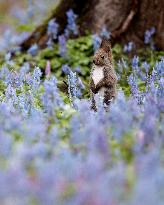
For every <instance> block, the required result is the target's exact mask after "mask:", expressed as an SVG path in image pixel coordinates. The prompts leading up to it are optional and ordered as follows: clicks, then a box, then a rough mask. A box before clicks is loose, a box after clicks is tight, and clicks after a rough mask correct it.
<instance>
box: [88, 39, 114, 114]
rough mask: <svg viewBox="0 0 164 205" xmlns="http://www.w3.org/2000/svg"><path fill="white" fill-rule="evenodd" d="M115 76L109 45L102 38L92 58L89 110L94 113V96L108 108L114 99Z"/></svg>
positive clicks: (95, 108) (107, 41)
mask: <svg viewBox="0 0 164 205" xmlns="http://www.w3.org/2000/svg"><path fill="white" fill-rule="evenodd" d="M116 84H117V76H116V72H115V70H114V66H113V62H112V49H111V43H110V41H109V40H108V39H106V38H103V39H102V43H101V46H100V48H99V49H98V50H97V51H96V53H95V54H94V57H93V66H92V70H91V76H90V92H91V103H92V104H91V108H92V109H93V110H94V111H96V110H97V107H96V101H95V95H96V94H97V93H98V94H99V96H100V97H102V98H103V103H104V106H106V105H107V106H108V105H109V104H110V102H111V100H112V99H114V98H115V97H116Z"/></svg>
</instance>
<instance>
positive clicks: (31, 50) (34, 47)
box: [27, 44, 38, 56]
mask: <svg viewBox="0 0 164 205" xmlns="http://www.w3.org/2000/svg"><path fill="white" fill-rule="evenodd" d="M27 52H28V53H29V54H31V55H32V56H35V55H36V54H37V53H38V45H37V44H34V45H32V46H31V47H30V48H29V49H28V51H27Z"/></svg>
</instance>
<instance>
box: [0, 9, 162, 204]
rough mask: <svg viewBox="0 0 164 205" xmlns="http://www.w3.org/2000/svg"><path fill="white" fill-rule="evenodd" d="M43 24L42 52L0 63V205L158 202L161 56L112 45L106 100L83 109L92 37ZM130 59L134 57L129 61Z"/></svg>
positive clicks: (95, 42)
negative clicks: (113, 78) (112, 89)
mask: <svg viewBox="0 0 164 205" xmlns="http://www.w3.org/2000/svg"><path fill="white" fill-rule="evenodd" d="M67 16H68V24H67V27H66V29H65V33H64V34H62V35H60V36H59V37H58V35H57V34H58V26H59V25H58V24H57V22H56V21H55V19H54V20H52V21H50V22H49V24H48V28H47V32H48V35H49V40H48V42H47V47H46V48H44V49H40V48H39V46H38V45H37V44H34V45H32V46H31V48H30V49H29V50H28V51H27V52H23V51H21V50H20V48H19V47H16V48H14V55H13V52H12V51H13V48H12V51H11V48H10V49H8V50H6V51H4V50H3V52H2V54H1V57H0V64H1V68H0V204H2V205H10V204H12V205H19V204H21V205H22V204H24V205H26V204H27V205H45V204H46V205H52V204H55V205H128V204H129V205H139V204H145V205H146V204H149V205H155V204H158V205H163V201H164V191H163V190H164V158H163V152H164V149H163V146H164V144H163V143H164V139H163V137H164V126H163V125H164V115H163V112H164V89H163V87H164V52H162V51H156V49H155V45H154V44H153V34H154V32H155V30H154V28H150V30H148V31H146V32H145V44H146V47H145V48H144V49H142V50H138V51H137V52H136V48H135V45H134V43H133V42H127V44H126V45H125V46H122V45H119V44H116V45H114V47H113V57H114V64H115V68H116V72H117V77H118V87H117V90H118V94H117V98H116V100H115V101H114V102H113V103H112V104H111V105H110V111H109V112H106V111H105V110H104V108H103V106H102V104H101V102H100V104H99V107H98V111H97V112H93V111H92V110H91V109H90V99H89V86H88V84H89V73H90V69H91V63H92V55H93V53H94V50H95V49H96V48H97V47H98V46H99V44H100V41H101V37H102V36H104V35H105V36H108V37H109V36H110V33H109V32H108V31H107V30H106V29H105V28H102V33H101V34H94V35H93V34H90V33H89V34H88V35H86V36H83V37H81V36H79V37H76V38H75V39H72V38H70V37H72V35H75V36H76V35H77V33H78V28H77V26H76V23H75V21H76V15H75V14H74V13H73V11H72V10H69V11H68V13H67ZM134 53H135V55H134Z"/></svg>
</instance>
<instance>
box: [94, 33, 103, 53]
mask: <svg viewBox="0 0 164 205" xmlns="http://www.w3.org/2000/svg"><path fill="white" fill-rule="evenodd" d="M92 40H93V49H94V51H96V50H97V49H98V48H99V47H100V45H101V38H100V37H99V36H98V35H97V34H94V35H92Z"/></svg>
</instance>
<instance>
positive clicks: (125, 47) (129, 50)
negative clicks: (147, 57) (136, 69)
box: [124, 41, 134, 53]
mask: <svg viewBox="0 0 164 205" xmlns="http://www.w3.org/2000/svg"><path fill="white" fill-rule="evenodd" d="M133 48H134V43H133V42H131V41H130V42H129V43H128V44H127V45H125V46H124V52H125V53H130V52H131V51H132V49H133Z"/></svg>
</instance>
